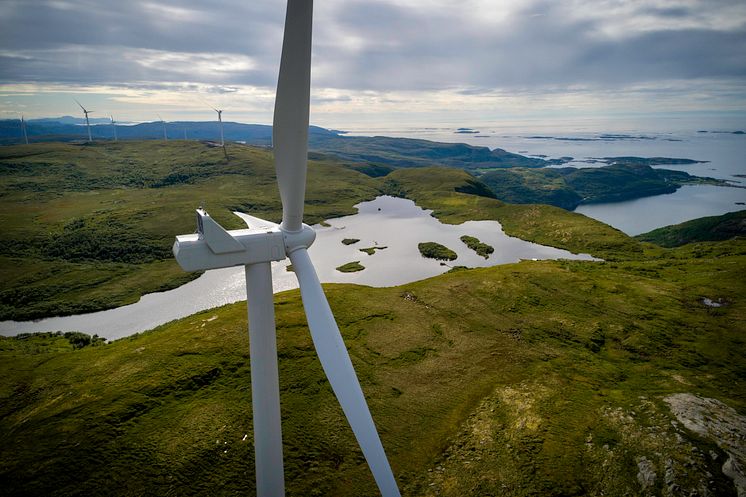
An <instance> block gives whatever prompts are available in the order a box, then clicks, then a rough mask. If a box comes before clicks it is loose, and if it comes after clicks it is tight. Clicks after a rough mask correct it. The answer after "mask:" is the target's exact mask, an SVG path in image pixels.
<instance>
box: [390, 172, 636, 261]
mask: <svg viewBox="0 0 746 497" xmlns="http://www.w3.org/2000/svg"><path fill="white" fill-rule="evenodd" d="M384 181H385V183H384V189H385V191H387V192H388V193H389V194H394V195H398V196H402V197H406V198H409V199H411V200H414V201H415V203H416V204H417V205H419V206H420V207H422V208H423V209H432V210H433V215H434V216H435V217H437V218H438V219H439V220H440V221H441V222H444V223H451V224H459V223H463V222H466V221H469V220H474V221H479V220H498V221H499V222H500V224H501V225H502V228H503V230H504V231H505V233H506V234H508V235H510V236H515V237H518V238H521V239H523V240H527V241H531V242H535V243H540V244H542V245H549V246H552V247H557V248H562V249H565V250H569V251H571V252H575V253H578V252H584V253H590V254H592V255H594V256H596V257H600V258H603V259H605V260H616V259H629V258H638V257H643V256H644V250H645V248H646V246H645V245H643V244H641V243H639V242H638V241H636V240H634V239H632V238H630V237H629V236H627V235H626V234H624V233H622V232H621V231H619V230H617V229H615V228H612V227H611V226H608V225H606V224H603V223H601V222H600V221H596V220H595V219H591V218H588V217H586V216H583V215H581V214H576V213H573V212H568V211H566V210H564V209H561V208H559V207H553V206H550V205H517V204H506V203H504V202H501V201H499V200H496V199H493V198H489V197H488V196H480V195H473V194H468V193H462V192H461V191H460V190H463V189H469V188H470V189H475V188H476V187H475V184H476V185H479V183H478V182H477V181H476V180H475V179H474V177H472V176H471V175H469V174H468V173H466V172H464V171H459V170H456V169H447V168H435V167H434V168H421V169H399V170H396V171H394V172H392V173H391V174H389V175H388V176H386V177H385V178H384ZM484 188H486V187H484Z"/></svg>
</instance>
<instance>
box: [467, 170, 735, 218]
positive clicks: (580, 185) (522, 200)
mask: <svg viewBox="0 0 746 497" xmlns="http://www.w3.org/2000/svg"><path fill="white" fill-rule="evenodd" d="M616 159H625V158H616ZM626 159H628V160H627V161H623V160H618V161H617V160H612V159H609V160H610V161H611V162H612V165H609V166H604V167H591V168H580V169H578V168H573V167H565V168H552V169H546V168H543V169H527V168H512V169H497V170H491V171H487V172H485V173H484V174H482V175H480V176H479V180H480V181H482V182H483V183H485V184H486V185H487V186H488V187H489V189H490V190H491V191H492V192H493V193H494V195H495V196H496V197H497V198H499V199H500V200H503V201H505V202H510V203H513V204H549V205H555V206H557V207H562V208H563V209H568V210H573V209H575V208H576V207H577V206H578V205H580V204H590V203H600V202H619V201H622V200H630V199H634V198H640V197H648V196H651V195H660V194H663V193H672V192H675V191H676V190H677V189H678V188H680V187H681V186H682V185H686V184H714V185H720V186H727V185H728V183H727V182H726V181H722V180H716V179H713V178H701V177H698V176H691V175H690V174H688V173H685V172H683V171H672V170H667V169H654V168H652V167H650V165H647V164H642V163H640V161H646V160H649V161H652V162H653V163H655V161H654V160H652V159H639V158H638V159H639V161H634V160H632V159H635V158H634V157H628V158H626ZM669 160H674V161H675V160H684V159H669ZM694 162H696V161H694Z"/></svg>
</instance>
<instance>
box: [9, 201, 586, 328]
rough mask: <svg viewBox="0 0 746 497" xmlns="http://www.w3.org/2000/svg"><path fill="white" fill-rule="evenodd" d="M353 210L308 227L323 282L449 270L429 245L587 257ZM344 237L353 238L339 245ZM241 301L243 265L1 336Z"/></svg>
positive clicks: (463, 254) (374, 208) (280, 279)
mask: <svg viewBox="0 0 746 497" xmlns="http://www.w3.org/2000/svg"><path fill="white" fill-rule="evenodd" d="M357 208H358V214H356V215H353V216H347V217H342V218H337V219H332V220H329V221H328V223H329V226H328V227H321V226H315V228H316V230H317V237H316V242H315V243H314V244H313V246H312V247H311V249H310V250H309V253H310V256H311V259H312V260H313V262H314V265H315V266H316V270H317V272H318V274H319V278H320V279H321V281H322V282H324V283H332V282H334V283H357V284H361V285H370V286H378V287H382V286H396V285H400V284H404V283H407V282H411V281H417V280H421V279H424V278H429V277H431V276H436V275H438V274H441V273H444V272H446V271H448V269H449V267H448V266H443V265H441V263H440V262H438V261H435V260H432V259H425V258H423V257H422V256H421V255H420V253H419V250H418V248H417V244H418V243H420V242H429V241H432V242H438V243H441V244H443V245H445V246H447V247H448V248H450V249H451V250H453V251H455V252H456V254H457V255H458V258H457V259H456V260H455V261H453V262H452V263H451V264H452V265H462V266H468V267H484V266H494V265H497V264H507V263H511V262H518V261H520V260H521V259H560V258H562V259H581V260H592V259H593V258H592V257H591V256H589V255H588V254H579V255H578V254H572V253H570V252H567V251H565V250H560V249H556V248H553V247H545V246H543V245H538V244H535V243H531V242H526V241H523V240H520V239H518V238H512V237H509V236H507V235H505V233H503V231H502V228H501V226H500V224H499V223H498V222H496V221H468V222H466V223H463V224H460V225H449V224H441V223H440V221H438V220H437V219H436V218H434V217H432V216H431V215H430V212H431V211H425V210H423V209H421V208H419V207H417V206H416V205H415V204H414V202H412V201H411V200H405V199H400V198H394V197H388V196H383V197H378V198H377V199H375V200H373V201H371V202H363V203H361V204H358V205H357ZM462 235H470V236H475V237H477V238H479V239H480V240H481V241H482V242H484V243H487V244H489V245H492V246H493V247H494V248H495V252H494V253H493V254H491V255H490V256H489V258H488V259H485V258H483V257H481V256H479V255H477V254H476V253H475V252H473V251H472V250H471V249H469V248H468V247H467V246H466V245H465V244H464V243H463V242H461V240H460V239H459V238H460V237H461V236H462ZM345 238H351V239H359V241H358V242H356V243H354V244H351V245H344V244H343V243H342V240H343V239H345ZM371 247H378V249H377V250H375V251H374V253H373V254H372V255H368V254H367V253H365V252H362V251H361V250H360V249H364V248H371ZM383 247H386V248H385V249H384V248H383ZM352 261H359V262H360V263H361V264H362V265H363V266H364V267H365V269H364V270H363V271H360V272H356V273H342V272H339V271H337V270H336V269H335V268H337V267H339V266H341V265H342V264H345V263H347V262H352ZM287 264H288V262H287V261H285V262H280V263H274V264H273V266H272V274H273V281H274V289H275V292H279V291H284V290H289V289H292V288H297V286H298V283H297V280H296V279H295V275H294V274H293V273H292V272H289V271H287V270H286V266H287ZM245 298H246V294H245V285H244V272H243V268H242V267H236V268H226V269H217V270H213V271H208V272H206V273H205V274H204V275H202V276H201V277H200V278H198V279H196V280H194V281H191V282H189V283H187V284H185V285H183V286H181V287H179V288H176V289H174V290H171V291H168V292H162V293H154V294H149V295H145V296H144V297H143V298H142V299H140V301H139V302H137V303H135V304H132V305H128V306H123V307H119V308H117V309H112V310H108V311H101V312H95V313H90V314H80V315H76V316H66V317H58V318H49V319H43V320H39V321H26V322H14V321H4V322H2V323H0V334H2V335H5V336H11V335H16V334H18V333H24V332H37V331H56V330H61V331H82V332H84V333H89V334H94V333H95V334H98V335H99V336H103V337H106V338H108V339H110V340H113V339H117V338H121V337H124V336H128V335H131V334H134V333H137V332H140V331H144V330H148V329H151V328H154V327H155V326H158V325H161V324H163V323H167V322H169V321H172V320H174V319H179V318H182V317H186V316H189V315H191V314H194V313H195V312H199V311H203V310H206V309H211V308H214V307H218V306H221V305H224V304H228V303H231V302H236V301H239V300H243V299H245Z"/></svg>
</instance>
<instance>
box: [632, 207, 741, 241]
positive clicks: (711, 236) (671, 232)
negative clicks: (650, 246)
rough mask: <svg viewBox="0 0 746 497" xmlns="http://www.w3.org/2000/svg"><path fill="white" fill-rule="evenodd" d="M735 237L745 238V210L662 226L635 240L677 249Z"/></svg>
mask: <svg viewBox="0 0 746 497" xmlns="http://www.w3.org/2000/svg"><path fill="white" fill-rule="evenodd" d="M737 236H741V237H742V236H746V210H743V211H738V212H729V213H727V214H723V215H721V216H711V217H703V218H700V219H693V220H691V221H686V222H684V223H681V224H675V225H673V226H664V227H663V228H658V229H655V230H653V231H650V232H648V233H643V234H641V235H637V236H636V237H635V238H637V239H638V240H642V241H645V242H651V243H655V244H656V245H660V246H661V247H679V246H681V245H685V244H687V243H693V242H710V241H717V240H729V239H731V238H734V237H737Z"/></svg>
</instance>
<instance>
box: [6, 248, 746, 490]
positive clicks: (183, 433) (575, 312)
mask: <svg viewBox="0 0 746 497" xmlns="http://www.w3.org/2000/svg"><path fill="white" fill-rule="evenodd" d="M744 270H746V242H745V241H743V240H733V241H726V242H718V243H699V244H691V245H687V246H685V247H682V248H679V249H673V250H661V251H660V253H659V256H658V257H650V258H644V259H634V258H632V259H628V260H625V261H615V262H601V263H592V262H582V261H536V262H531V261H524V262H521V263H518V264H510V265H504V266H495V267H491V268H480V269H470V270H462V271H458V272H453V273H448V274H445V275H443V276H440V277H437V278H433V279H430V280H425V281H420V282H416V283H411V284H408V285H404V286H401V287H394V288H368V287H360V286H353V285H339V284H335V285H325V289H326V292H327V294H328V297H329V301H330V304H331V307H332V309H333V311H334V314H335V316H336V319H337V321H338V323H339V326H340V329H341V331H342V334H343V336H344V338H345V342H346V345H347V347H348V350H349V352H350V355H351V357H352V361H353V363H354V365H355V368H356V370H357V373H358V376H359V377H360V381H361V384H362V387H363V390H364V391H365V393H366V397H367V399H368V402H369V404H370V408H371V411H372V413H373V417H374V419H375V421H376V425H377V426H378V428H379V431H380V433H381V437H382V439H383V443H384V446H385V447H386V450H387V453H388V455H389V457H390V459H391V463H392V467H393V469H394V472H395V474H396V475H397V479H398V481H399V483H400V485H401V487H402V493H403V494H404V495H413V496H429V495H435V494H438V495H446V496H465V495H475V496H476V495H489V494H498V495H509V496H513V495H515V496H523V495H550V496H552V495H556V496H559V495H572V494H601V493H604V494H606V495H624V494H630V495H639V494H640V493H641V489H640V486H639V483H638V482H637V478H636V472H637V469H636V468H637V460H638V458H640V457H642V456H644V457H646V458H647V459H648V460H649V461H651V464H652V465H653V468H654V469H655V471H656V472H657V474H658V476H659V478H658V484H659V485H663V475H664V474H665V471H666V467H667V465H668V466H670V467H671V468H672V470H671V471H672V474H673V476H674V479H675V482H676V484H678V485H680V487H681V488H682V489H683V490H682V492H689V491H691V490H692V489H694V488H696V485H698V482H699V481H700V480H702V481H704V482H705V484H706V485H708V486H709V487H708V488H709V489H710V493H711V494H713V495H734V491H733V487H732V484H731V482H730V480H728V479H727V478H726V477H725V476H724V475H723V474H722V471H721V470H720V464H721V463H722V461H723V460H724V457H725V456H724V454H723V452H722V450H721V449H719V448H718V447H717V446H716V445H715V444H714V443H713V442H712V441H710V440H707V439H705V438H702V437H700V436H698V435H696V434H694V433H692V432H689V431H687V430H686V429H684V428H683V427H682V426H681V425H679V426H678V427H674V426H672V424H671V421H672V416H671V414H670V412H669V411H668V410H667V408H666V407H665V405H664V403H663V402H662V400H661V399H662V398H663V397H664V396H666V395H668V394H671V393H677V392H692V393H696V394H698V395H702V396H706V397H714V398H717V399H719V400H721V401H723V402H725V403H726V404H728V405H730V406H731V407H733V408H735V409H736V410H737V411H739V412H741V413H744V412H746V395H744V392H746V387H745V385H744V378H746V359H744V357H745V356H744V354H743V353H742V352H743V346H744V342H743V336H742V330H743V323H744V320H745V318H746V303H745V302H744V301H743V299H741V295H743V294H744V290H746V288H745V286H746V284H745V283H744V281H743V278H742V277H741V275H742V274H743V273H744ZM454 296H458V298H454ZM702 296H708V297H712V298H717V297H722V298H725V299H727V300H728V301H729V302H730V304H729V305H727V306H725V307H721V308H717V309H714V308H709V307H707V306H705V305H703V304H701V302H700V299H701V297H702ZM275 301H276V314H277V323H278V353H279V358H280V359H279V361H280V382H281V400H282V409H283V437H284V438H283V439H284V453H285V465H286V480H287V485H288V495H329V496H344V495H356V496H357V495H375V494H376V491H375V486H374V483H373V481H372V478H371V476H370V474H369V472H368V470H367V467H366V465H365V462H364V459H363V458H362V455H361V453H360V451H359V449H358V448H357V445H356V443H355V441H354V437H353V436H352V433H351V431H350V429H349V427H348V425H347V424H346V421H345V420H344V417H343V414H342V412H341V410H340V408H339V406H338V404H337V402H336V400H335V399H334V396H333V394H332V392H331V390H330V389H329V386H328V383H327V382H326V380H325V378H324V375H323V372H322V370H321V368H320V365H319V363H318V360H317V359H316V356H315V353H314V351H313V346H312V343H311V341H310V338H309V335H308V333H307V330H306V323H305V318H304V315H303V308H302V304H301V301H300V296H299V292H298V291H297V290H294V291H290V292H285V293H282V294H279V295H276V296H275ZM64 342H66V340H64V338H61V337H55V336H52V337H50V336H43V337H27V338H25V339H22V340H19V339H8V338H2V339H0V377H1V378H2V380H0V399H2V400H1V401H0V439H2V440H3V444H2V446H0V480H1V481H3V489H4V490H3V492H4V494H5V495H28V494H36V495H69V494H73V493H81V494H98V495H102V494H105V495H133V494H139V495H144V494H153V493H158V494H178V495H205V494H210V495H229V494H234V493H243V494H248V495H253V493H254V487H253V485H254V483H253V481H254V475H253V446H252V431H251V415H250V413H251V410H250V406H251V396H250V386H249V384H250V370H249V360H248V359H249V358H248V337H247V333H246V308H245V304H243V303H237V304H234V305H228V306H225V307H222V308H219V309H213V310H209V311H205V312H202V313H199V314H196V315H194V316H190V317H188V318H185V319H182V320H179V321H174V322H172V323H169V324H166V325H164V326H161V327H159V328H157V329H156V330H153V331H150V332H146V333H142V334H139V335H136V336H133V337H129V338H125V339H121V340H118V341H116V342H113V343H111V344H107V345H105V346H98V347H90V346H89V347H84V348H82V349H78V350H74V349H73V348H72V346H70V344H69V342H68V343H67V345H66V344H65V343H64ZM244 435H246V439H245V440H244ZM710 451H713V453H715V454H716V455H717V456H718V459H717V460H716V461H712V459H711V458H710V456H709V455H708V454H709V453H710ZM699 454H702V456H701V457H700V455H699ZM707 472H709V473H710V474H711V475H712V476H711V477H710V476H707ZM710 480H711V481H712V483H707V481H710ZM657 488H658V490H660V491H661V492H662V488H660V487H657ZM656 491H657V490H656Z"/></svg>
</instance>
